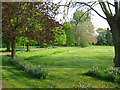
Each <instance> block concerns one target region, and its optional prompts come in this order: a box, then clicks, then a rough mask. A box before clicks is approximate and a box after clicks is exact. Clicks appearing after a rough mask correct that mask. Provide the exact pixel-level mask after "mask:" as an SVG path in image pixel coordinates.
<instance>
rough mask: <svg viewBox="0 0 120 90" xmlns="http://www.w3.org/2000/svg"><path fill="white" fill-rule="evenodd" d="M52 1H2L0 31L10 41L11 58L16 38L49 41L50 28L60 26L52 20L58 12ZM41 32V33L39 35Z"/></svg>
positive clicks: (14, 50)
mask: <svg viewBox="0 0 120 90" xmlns="http://www.w3.org/2000/svg"><path fill="white" fill-rule="evenodd" d="M58 8H59V7H55V4H54V3H51V2H48V3H45V2H3V3H2V9H3V10H2V28H3V30H2V32H3V34H4V35H6V36H7V37H9V38H10V40H11V42H12V52H11V53H12V54H11V57H12V59H15V52H16V49H15V47H16V38H17V37H20V36H26V37H28V40H33V39H35V40H40V41H41V42H46V43H48V42H50V40H51V39H54V38H53V37H51V38H49V36H50V35H51V34H52V33H53V32H54V31H51V30H52V28H54V27H56V26H60V24H59V23H58V22H56V21H55V20H54V17H55V15H56V14H57V13H58ZM41 34H42V35H41Z"/></svg>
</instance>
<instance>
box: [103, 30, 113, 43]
mask: <svg viewBox="0 0 120 90" xmlns="http://www.w3.org/2000/svg"><path fill="white" fill-rule="evenodd" d="M105 38H106V40H107V45H113V39H112V34H111V32H110V30H109V28H107V31H106V35H105Z"/></svg>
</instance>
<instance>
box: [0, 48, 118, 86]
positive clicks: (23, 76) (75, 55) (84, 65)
mask: <svg viewBox="0 0 120 90" xmlns="http://www.w3.org/2000/svg"><path fill="white" fill-rule="evenodd" d="M113 57H114V48H113V47H112V46H91V47H87V48H81V47H57V48H49V49H40V50H35V51H30V52H22V53H18V54H17V58H19V59H20V58H21V59H24V60H25V61H27V62H31V63H33V64H34V65H42V66H44V67H46V69H47V71H48V77H47V78H46V79H36V78H34V77H33V76H32V75H29V73H26V72H24V71H20V70H17V69H16V68H15V67H14V66H11V65H10V64H9V63H7V61H8V58H10V57H7V56H4V57H3V69H2V72H3V80H4V81H5V82H7V83H8V84H9V86H10V87H11V88H73V87H80V86H81V84H83V85H84V86H86V87H87V85H89V86H91V87H92V88H111V87H112V88H114V87H119V84H118V83H113V82H108V81H105V80H101V79H98V78H95V77H90V76H86V75H84V74H85V73H86V72H87V71H88V70H89V69H90V68H92V67H93V66H100V67H111V66H113Z"/></svg>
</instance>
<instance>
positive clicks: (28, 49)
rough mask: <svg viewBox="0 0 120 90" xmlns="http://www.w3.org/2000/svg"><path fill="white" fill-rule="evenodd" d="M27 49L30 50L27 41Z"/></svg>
mask: <svg viewBox="0 0 120 90" xmlns="http://www.w3.org/2000/svg"><path fill="white" fill-rule="evenodd" d="M27 51H30V48H29V42H28V43H27Z"/></svg>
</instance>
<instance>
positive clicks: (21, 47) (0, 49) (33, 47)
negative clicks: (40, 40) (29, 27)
mask: <svg viewBox="0 0 120 90" xmlns="http://www.w3.org/2000/svg"><path fill="white" fill-rule="evenodd" d="M29 48H30V49H36V48H40V47H39V46H29ZM11 49H12V48H10V50H11ZM26 49H27V46H25V48H24V46H16V51H21V50H26ZM6 50H7V48H0V52H8V51H6Z"/></svg>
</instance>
